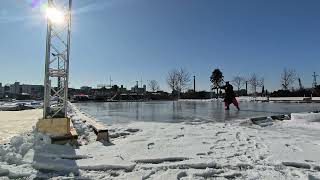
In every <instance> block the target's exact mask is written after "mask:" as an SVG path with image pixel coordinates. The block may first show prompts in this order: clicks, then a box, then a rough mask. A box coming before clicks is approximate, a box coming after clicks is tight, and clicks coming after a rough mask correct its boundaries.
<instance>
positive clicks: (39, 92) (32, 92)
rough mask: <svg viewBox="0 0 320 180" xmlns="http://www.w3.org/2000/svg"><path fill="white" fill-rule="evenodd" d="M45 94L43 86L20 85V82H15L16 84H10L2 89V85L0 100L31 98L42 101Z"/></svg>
mask: <svg viewBox="0 0 320 180" xmlns="http://www.w3.org/2000/svg"><path fill="white" fill-rule="evenodd" d="M43 94H44V86H43V85H30V84H20V82H15V83H14V84H8V85H5V86H4V87H2V84H1V85H0V98H2V97H8V98H18V97H22V96H23V97H26V95H28V97H30V98H31V99H41V98H43Z"/></svg>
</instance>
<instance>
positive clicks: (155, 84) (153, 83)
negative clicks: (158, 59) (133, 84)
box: [148, 80, 160, 92]
mask: <svg viewBox="0 0 320 180" xmlns="http://www.w3.org/2000/svg"><path fill="white" fill-rule="evenodd" d="M148 85H149V88H150V90H151V91H152V92H156V91H159V89H160V86H159V84H158V81H156V80H151V81H149V84H148Z"/></svg>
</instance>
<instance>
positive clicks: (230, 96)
mask: <svg viewBox="0 0 320 180" xmlns="http://www.w3.org/2000/svg"><path fill="white" fill-rule="evenodd" d="M220 88H221V89H224V91H225V93H226V96H225V98H224V105H225V109H226V110H229V106H230V104H233V105H234V106H236V107H237V109H238V110H240V108H239V104H238V101H237V99H236V95H235V93H234V91H233V86H232V85H231V84H230V83H229V81H227V82H226V85H224V86H222V87H220Z"/></svg>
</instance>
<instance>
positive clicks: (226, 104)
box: [224, 97, 239, 108]
mask: <svg viewBox="0 0 320 180" xmlns="http://www.w3.org/2000/svg"><path fill="white" fill-rule="evenodd" d="M230 104H233V105H234V106H236V107H239V104H238V101H237V99H236V98H235V97H234V98H232V102H226V101H225V102H224V105H225V107H226V108H227V107H229V105H230Z"/></svg>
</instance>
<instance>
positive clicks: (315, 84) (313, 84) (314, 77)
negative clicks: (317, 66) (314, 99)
mask: <svg viewBox="0 0 320 180" xmlns="http://www.w3.org/2000/svg"><path fill="white" fill-rule="evenodd" d="M312 76H313V83H312V87H314V88H316V86H317V76H319V75H317V74H316V72H313V75H312Z"/></svg>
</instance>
